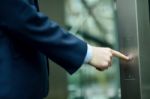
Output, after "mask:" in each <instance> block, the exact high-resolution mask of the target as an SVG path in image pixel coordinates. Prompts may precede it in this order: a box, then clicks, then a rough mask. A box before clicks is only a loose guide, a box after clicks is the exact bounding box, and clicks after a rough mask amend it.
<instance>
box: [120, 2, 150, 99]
mask: <svg viewBox="0 0 150 99" xmlns="http://www.w3.org/2000/svg"><path fill="white" fill-rule="evenodd" d="M117 19H118V32H119V46H120V51H121V52H123V53H125V54H127V55H129V56H132V57H133V60H132V61H130V62H124V61H120V74H121V95H122V99H150V77H149V75H150V58H149V57H150V29H149V28H150V25H149V22H150V21H149V4H148V0H117Z"/></svg>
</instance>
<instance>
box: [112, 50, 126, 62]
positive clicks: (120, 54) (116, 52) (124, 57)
mask: <svg viewBox="0 0 150 99" xmlns="http://www.w3.org/2000/svg"><path fill="white" fill-rule="evenodd" d="M112 55H113V56H117V57H119V58H121V59H124V60H129V57H128V56H126V55H124V54H122V53H120V52H118V51H115V50H112Z"/></svg>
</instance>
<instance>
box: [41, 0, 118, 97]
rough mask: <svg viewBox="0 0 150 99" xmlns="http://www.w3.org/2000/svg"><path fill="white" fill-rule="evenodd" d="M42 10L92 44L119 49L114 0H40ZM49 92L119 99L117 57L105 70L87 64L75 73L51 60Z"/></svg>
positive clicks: (71, 95)
mask: <svg viewBox="0 0 150 99" xmlns="http://www.w3.org/2000/svg"><path fill="white" fill-rule="evenodd" d="M39 4H40V9H41V11H42V12H44V13H45V14H46V15H47V16H49V18H50V19H52V20H55V21H56V22H58V23H59V24H60V25H61V26H62V27H64V28H65V29H66V30H68V31H70V33H72V34H73V35H76V36H78V37H79V38H81V39H83V40H85V41H86V42H88V43H89V44H91V45H95V46H104V47H111V48H113V49H116V50H117V49H118V37H117V31H116V7H115V1H114V0H39ZM49 63H50V80H49V83H50V85H49V89H50V91H49V95H48V97H47V98H45V99H120V98H121V94H120V82H119V81H120V73H119V64H118V60H117V59H116V58H114V59H113V64H112V67H111V68H109V69H108V70H106V71H104V72H100V71H97V70H96V69H95V68H93V67H91V66H89V65H84V66H82V67H81V68H80V69H79V70H78V71H77V72H76V73H74V74H73V75H69V74H68V73H67V72H66V71H64V70H63V69H62V68H61V67H60V66H58V65H57V64H55V63H53V62H52V61H51V60H49Z"/></svg>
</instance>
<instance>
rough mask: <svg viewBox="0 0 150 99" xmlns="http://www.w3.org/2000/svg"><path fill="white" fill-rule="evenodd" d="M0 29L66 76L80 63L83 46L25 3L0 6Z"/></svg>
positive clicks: (6, 1)
mask: <svg viewBox="0 0 150 99" xmlns="http://www.w3.org/2000/svg"><path fill="white" fill-rule="evenodd" d="M0 28H1V29H3V30H7V31H9V32H7V33H9V34H10V35H11V36H12V37H16V38H17V39H20V40H22V41H24V42H26V43H27V44H29V45H31V46H33V47H35V48H36V49H37V50H40V51H41V52H42V53H44V54H45V55H46V56H48V57H49V58H50V59H51V60H53V61H54V62H56V63H57V64H59V65H61V66H62V67H63V68H64V69H66V70H67V71H68V72H69V73H74V72H75V71H76V70H77V69H78V68H79V67H80V66H81V64H82V63H83V61H84V58H85V55H86V52H87V44H86V43H85V42H83V41H82V40H80V39H78V38H76V37H74V36H73V35H71V34H69V33H67V32H66V31H64V30H63V29H62V28H61V27H59V25H58V24H56V23H55V22H53V21H52V20H50V19H48V17H47V16H45V15H43V14H42V13H40V12H37V11H36V9H35V7H34V6H31V5H30V4H28V3H27V2H26V1H25V0H3V1H1V3H0Z"/></svg>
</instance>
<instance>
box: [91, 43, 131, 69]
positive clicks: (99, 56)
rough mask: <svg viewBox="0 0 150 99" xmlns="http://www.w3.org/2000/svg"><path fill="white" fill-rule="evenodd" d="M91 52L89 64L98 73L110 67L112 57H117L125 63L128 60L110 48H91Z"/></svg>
mask: <svg viewBox="0 0 150 99" xmlns="http://www.w3.org/2000/svg"><path fill="white" fill-rule="evenodd" d="M92 50H93V56H92V59H91V61H90V62H89V64H90V65H92V66H94V67H95V68H96V69H98V70H100V71H103V70H105V69H107V68H108V67H110V66H111V64H112V57H113V56H116V57H119V58H121V59H123V60H126V61H128V60H129V59H130V58H129V57H127V56H125V55H123V54H122V53H120V52H118V51H115V50H112V49H110V48H105V47H93V46H92Z"/></svg>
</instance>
